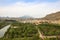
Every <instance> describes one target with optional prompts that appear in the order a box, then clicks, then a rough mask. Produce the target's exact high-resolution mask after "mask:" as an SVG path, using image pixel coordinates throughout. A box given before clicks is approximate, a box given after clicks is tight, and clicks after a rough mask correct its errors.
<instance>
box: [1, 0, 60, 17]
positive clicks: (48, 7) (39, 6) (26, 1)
mask: <svg viewBox="0 0 60 40" xmlns="http://www.w3.org/2000/svg"><path fill="white" fill-rule="evenodd" d="M57 11H60V0H0V16H9V17H20V16H23V15H29V16H32V17H38V18H39V17H44V16H46V15H47V14H50V13H52V12H57Z"/></svg>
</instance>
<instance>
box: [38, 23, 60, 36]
mask: <svg viewBox="0 0 60 40" xmlns="http://www.w3.org/2000/svg"><path fill="white" fill-rule="evenodd" d="M38 26H39V29H40V31H41V32H42V34H44V35H48V36H53V35H55V36H58V35H60V25H58V24H48V23H43V24H40V25H38Z"/></svg>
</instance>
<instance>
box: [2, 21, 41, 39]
mask: <svg viewBox="0 0 60 40" xmlns="http://www.w3.org/2000/svg"><path fill="white" fill-rule="evenodd" d="M1 40H42V39H40V38H39V35H38V31H37V29H36V28H35V25H34V24H30V23H19V22H15V23H12V24H11V27H10V29H9V31H8V32H7V33H6V34H5V36H4V37H3V38H1Z"/></svg>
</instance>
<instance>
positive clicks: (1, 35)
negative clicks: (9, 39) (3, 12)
mask: <svg viewBox="0 0 60 40" xmlns="http://www.w3.org/2000/svg"><path fill="white" fill-rule="evenodd" d="M9 27H10V25H7V26H5V27H4V28H2V29H0V38H1V37H3V36H4V34H5V33H6V32H7V30H8V29H9Z"/></svg>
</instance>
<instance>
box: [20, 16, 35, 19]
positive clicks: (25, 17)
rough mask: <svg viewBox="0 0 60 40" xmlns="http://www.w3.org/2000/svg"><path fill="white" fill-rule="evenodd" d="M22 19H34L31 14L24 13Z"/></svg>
mask: <svg viewBox="0 0 60 40" xmlns="http://www.w3.org/2000/svg"><path fill="white" fill-rule="evenodd" d="M20 18H21V19H34V18H33V17H31V16H28V15H24V16H22V17H20Z"/></svg>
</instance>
